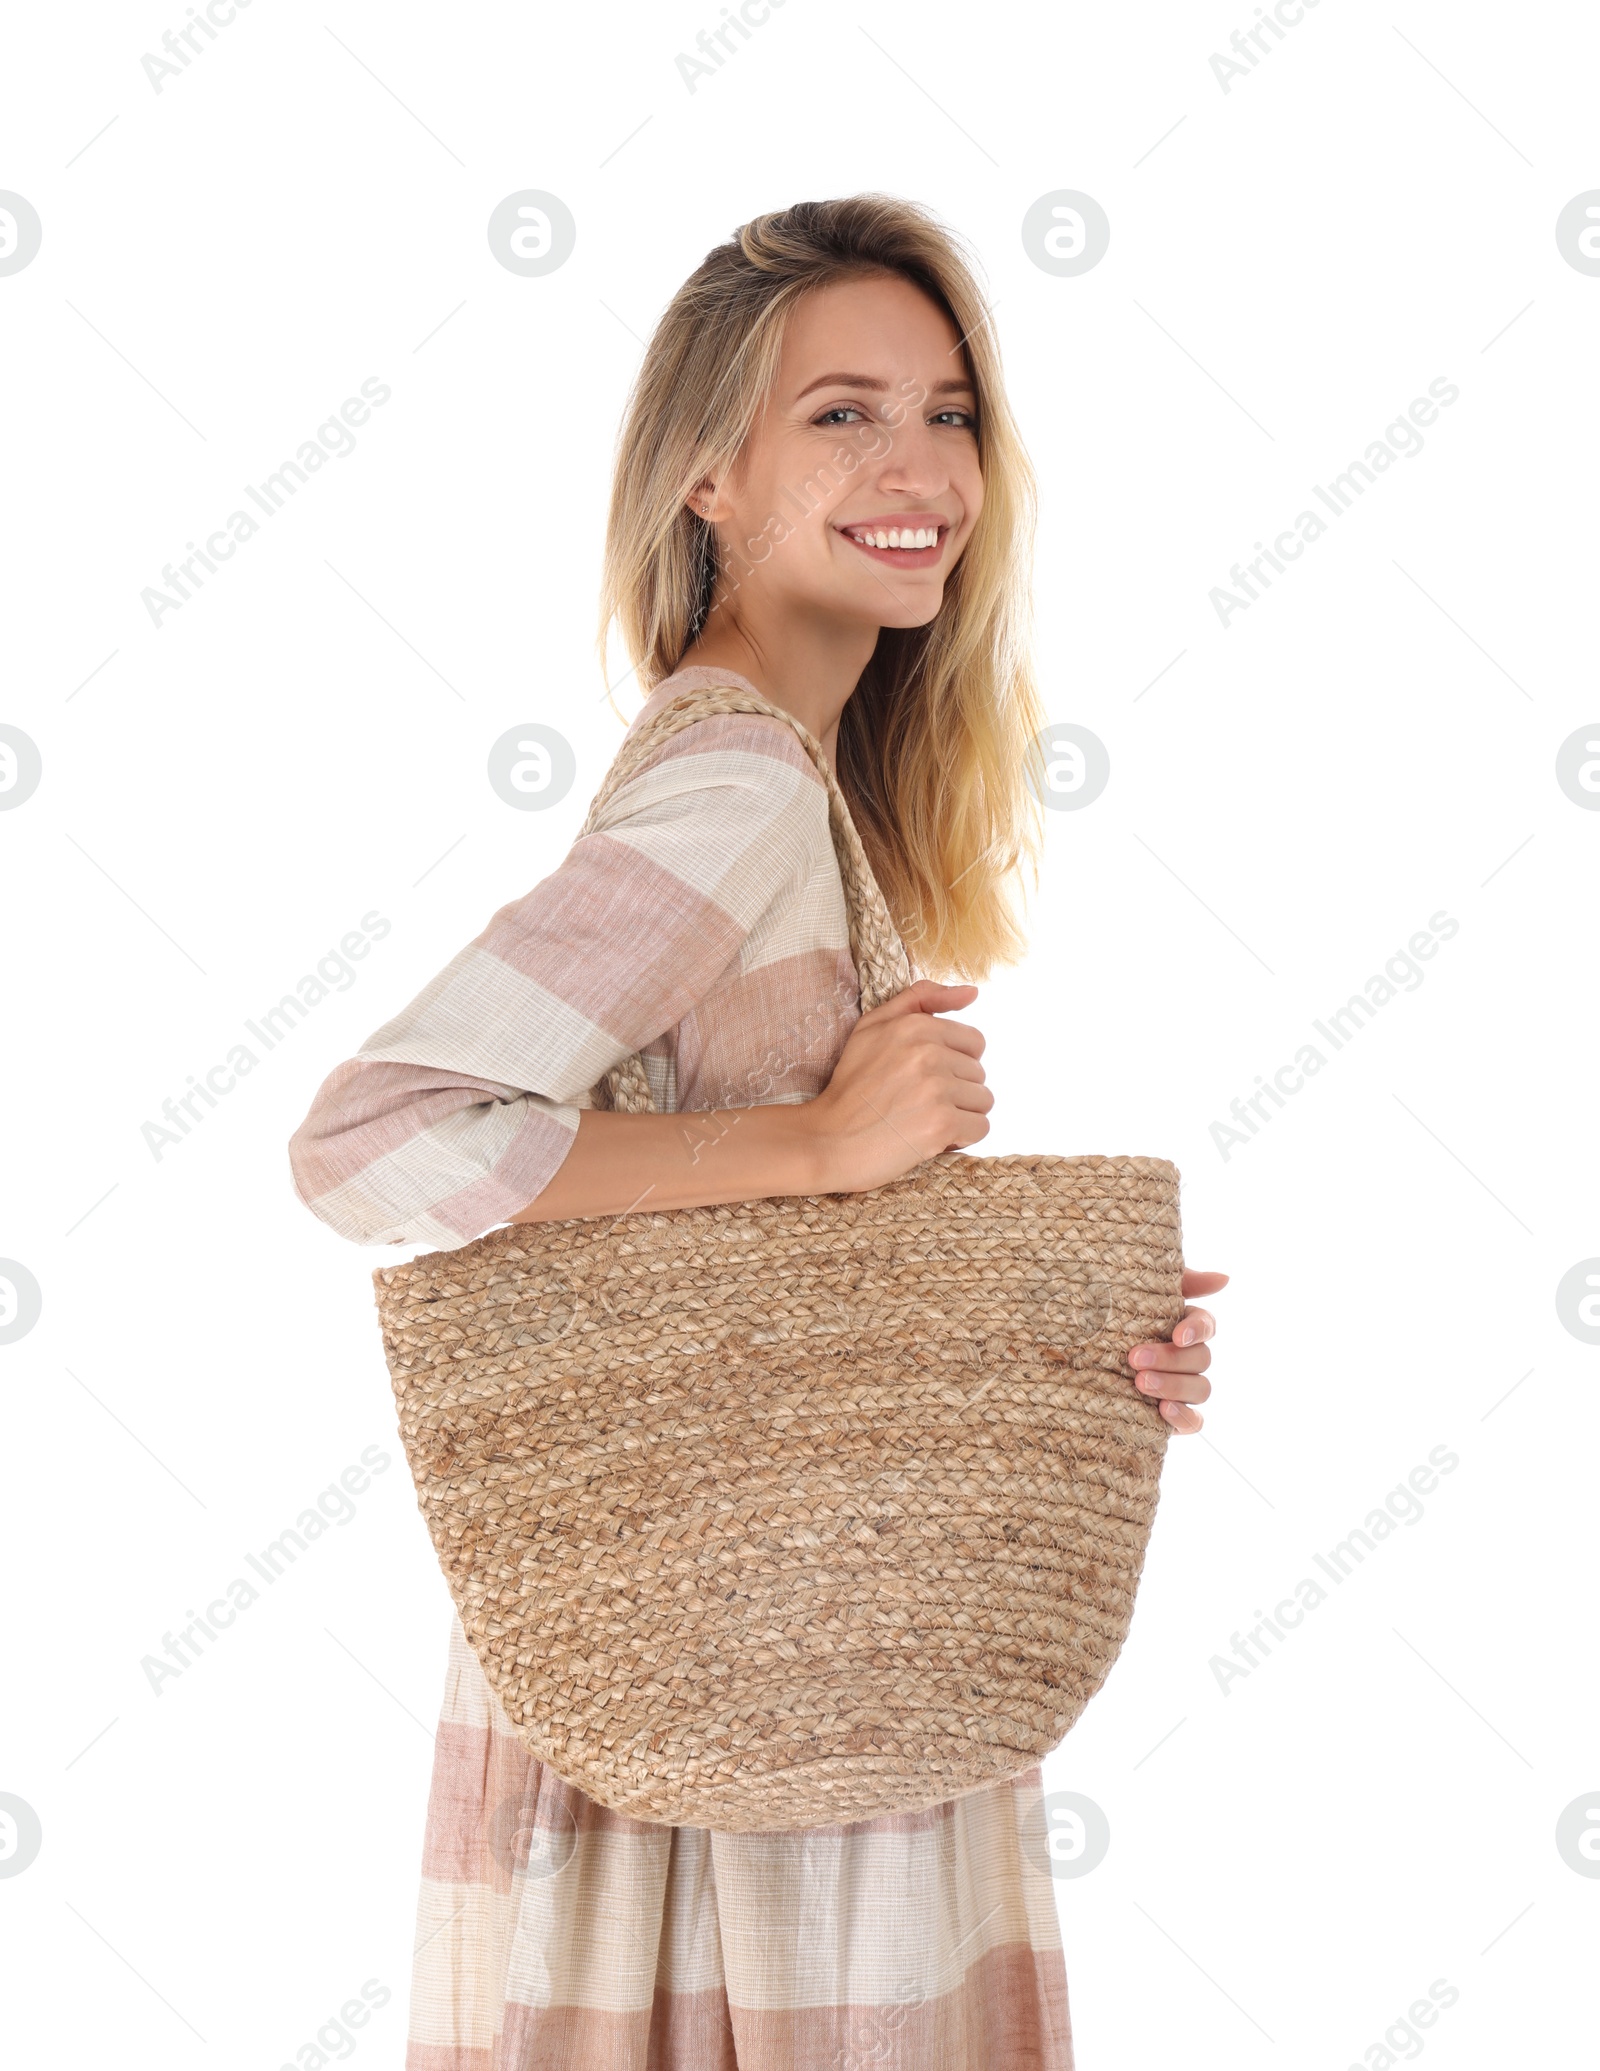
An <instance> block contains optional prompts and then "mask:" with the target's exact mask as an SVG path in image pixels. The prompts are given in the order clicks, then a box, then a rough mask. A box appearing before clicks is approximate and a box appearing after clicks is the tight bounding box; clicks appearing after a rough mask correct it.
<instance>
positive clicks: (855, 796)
mask: <svg viewBox="0 0 1600 2071" xmlns="http://www.w3.org/2000/svg"><path fill="white" fill-rule="evenodd" d="M863 274H867V275H870V274H898V275H900V276H901V277H902V278H904V279H906V280H908V281H910V282H911V283H912V284H913V285H914V286H916V287H918V288H920V289H922V291H923V292H924V293H925V294H927V295H928V296H929V297H930V298H931V299H932V300H933V301H934V302H935V303H937V304H938V305H939V306H940V307H941V308H942V309H943V310H944V311H945V313H946V314H947V315H948V316H949V318H950V320H951V322H952V323H953V324H954V325H955V328H956V331H957V334H958V336H959V338H960V339H961V341H962V343H963V345H964V347H965V353H966V362H967V370H968V372H969V374H970V376H971V379H972V382H973V385H974V387H975V389H976V392H977V411H976V414H977V438H978V454H979V463H980V466H981V469H982V474H983V485H984V494H983V506H982V509H981V510H980V512H979V514H978V518H977V521H976V523H975V524H974V526H973V530H972V536H971V538H970V539H969V540H968V542H967V546H966V550H965V552H964V553H963V554H962V557H961V559H960V560H959V561H958V562H957V564H956V567H955V570H954V573H953V574H952V575H951V577H950V580H949V581H948V582H947V583H946V584H945V590H944V598H943V602H942V603H941V605H940V607H939V610H938V612H937V613H936V615H935V616H934V617H933V619H931V620H930V621H929V623H928V624H927V625H925V626H916V627H910V628H898V627H885V628H884V630H883V631H882V632H881V633H880V635H879V637H878V644H877V648H876V650H875V652H874V654H873V656H872V659H871V661H870V662H869V663H868V664H867V667H866V669H865V671H864V672H863V674H862V676H861V680H860V682H859V683H858V684H857V686H856V688H855V690H854V691H853V692H852V694H851V696H850V698H849V700H848V702H847V703H846V705H845V707H844V711H843V712H842V714H841V715H840V719H839V730H838V735H837V742H836V749H835V763H836V766H837V769H838V774H839V783H840V787H841V789H842V790H843V792H844V795H845V798H846V800H847V802H848V804H849V806H850V812H851V817H852V818H853V819H854V821H855V823H856V827H857V829H858V831H859V832H860V835H861V839H862V843H863V845H864V846H865V848H866V851H867V855H868V859H869V860H870V862H871V864H872V867H873V873H874V875H875V876H876V878H877V880H878V883H879V884H880V886H881V887H882V889H883V893H884V897H885V899H886V900H887V901H888V905H889V910H890V912H891V913H892V914H893V915H894V916H895V919H896V922H897V923H898V925H899V927H900V931H901V934H902V935H903V937H904V938H905V942H906V946H907V949H908V950H909V951H910V954H911V956H912V957H913V959H914V960H915V962H916V964H917V966H918V968H919V970H921V971H922V972H924V973H925V974H926V975H928V976H930V977H958V978H962V979H971V978H981V977H985V976H987V975H988V973H989V971H990V970H991V968H992V967H993V966H994V965H995V964H997V963H999V964H1010V963H1015V962H1017V961H1018V959H1019V958H1020V957H1021V956H1022V954H1023V952H1024V950H1025V948H1026V942H1025V939H1024V936H1023V934H1022V930H1021V927H1020V925H1019V921H1018V917H1017V913H1016V911H1015V909H1014V907H1013V903H1012V898H1013V895H1014V894H1015V893H1016V891H1017V890H1018V889H1019V887H1020V880H1021V876H1022V873H1023V870H1024V869H1025V868H1026V869H1028V870H1029V871H1030V872H1031V873H1032V875H1033V877H1034V878H1035V880H1036V879H1037V870H1038V849H1039V842H1040V838H1041V831H1042V830H1041V817H1042V816H1041V814H1040V810H1039V785H1040V783H1041V780H1042V769H1043V757H1042V754H1041V751H1040V748H1039V744H1038V737H1039V735H1040V732H1041V730H1042V729H1043V727H1044V725H1045V715H1044V711H1043V708H1042V706H1041V704H1040V701H1039V693H1038V688H1037V685H1036V682H1035V679H1034V673H1033V661H1032V653H1031V595H1030V585H1031V575H1032V552H1033V529H1034V517H1035V509H1036V491H1035V484H1034V476H1033V470H1032V468H1031V466H1030V464H1029V462H1028V458H1027V455H1026V453H1025V451H1024V450H1023V446H1022V441H1021V439H1020V437H1019V435H1018V432H1017V428H1016V424H1015V421H1014V420H1013V418H1012V416H1011V412H1010V409H1009V407H1008V405H1007V402H1006V396H1005V388H1004V383H1003V380H1002V376H1001V369H1000V354H999V349H998V346H997V345H996V343H995V339H994V334H993V330H992V327H991V324H990V319H989V310H988V305H987V303H986V300H985V298H984V295H983V293H982V291H981V289H980V288H979V286H978V284H977V281H976V279H975V277H974V274H973V271H972V268H971V267H970V265H969V264H968V262H967V260H966V258H965V257H964V255H963V254H962V252H961V250H960V248H959V247H958V245H957V243H956V241H955V239H954V237H953V235H952V234H951V232H950V231H948V230H947V229H946V228H945V227H944V225H943V224H941V223H940V222H939V221H938V220H937V219H936V218H935V217H934V216H932V215H931V214H930V213H929V212H928V211H927V210H925V209H922V208H920V207H918V206H917V205H916V204H914V203H912V202H908V201H902V200H900V199H898V198H897V197H895V196H893V195H884V194H857V195H851V196H849V197H847V198H845V199H843V200H838V201H810V202H799V203H796V204H795V206H794V207H792V208H787V209H781V210H778V211H776V212H775V213H773V214H769V215H764V216H756V217H754V218H752V220H751V221H750V222H748V223H746V224H744V225H743V226H742V227H741V228H740V229H739V230H737V231H736V232H735V233H734V235H733V236H732V237H731V238H730V239H729V240H728V242H727V243H726V244H721V245H718V246H717V247H716V249H715V250H714V251H711V252H709V253H707V255H706V257H705V259H704V261H703V262H702V264H701V265H700V266H698V267H697V268H696V269H695V271H694V272H693V273H692V274H691V275H690V276H689V278H688V279H687V280H686V281H685V282H684V284H683V286H682V287H681V288H680V289H679V290H678V292H677V294H676V295H674V297H673V298H672V301H671V302H670V303H669V304H668V306H667V309H666V312H665V314H664V315H663V316H662V318H661V321H660V322H659V324H658V325H657V326H656V330H655V334H654V336H653V337H652V338H651V340H650V344H649V346H648V348H647V350H646V352H645V357H644V364H643V365H642V367H641V368H640V370H639V374H638V378H637V380H636V381H635V384H634V388H633V392H632V395H631V396H630V398H629V402H628V408H627V412H626V415H625V418H624V421H623V425H622V429H621V432H620V435H619V438H618V442H617V457H616V465H615V471H614V474H613V478H612V489H611V507H610V515H609V520H608V523H607V528H606V550H605V566H604V574H603V579H602V593H601V611H600V635H599V647H600V661H601V668H602V670H603V669H604V668H605V666H606V655H607V641H608V634H609V631H610V627H611V624H612V622H613V620H615V621H616V622H617V624H618V625H619V626H620V629H621V633H622V637H623V642H624V645H625V646H626V649H627V652H628V657H629V660H630V661H631V662H632V663H633V665H634V668H635V669H636V671H637V673H638V676H639V681H640V684H641V686H642V687H643V689H644V690H645V692H646V693H647V694H648V693H649V692H650V691H651V690H653V689H654V688H655V687H656V685H657V684H659V683H660V682H661V681H662V680H663V679H664V678H665V677H667V676H670V675H671V674H672V673H673V672H674V670H675V669H677V668H678V667H679V665H680V663H681V660H682V657H683V653H684V650H685V648H686V647H687V646H688V644H689V642H690V640H691V639H692V638H693V636H694V634H695V632H696V631H697V630H698V628H699V626H700V624H701V623H702V621H703V619H704V617H705V613H706V611H707V609H708V606H709V602H710V598H711V591H712V585H713V583H714V580H715V576H716V553H715V535H714V534H713V532H712V529H711V527H710V526H709V525H708V524H707V522H706V521H705V520H704V519H703V518H701V517H699V516H698V515H697V514H696V513H695V512H694V511H692V510H691V509H690V508H689V506H688V502H687V498H688V496H689V494H690V492H691V491H692V490H693V489H694V487H695V485H696V484H697V483H698V482H700V481H701V479H702V478H703V477H705V476H707V475H710V476H712V477H713V478H715V477H718V476H720V475H721V474H722V473H723V472H724V471H725V470H727V469H729V468H731V467H732V466H733V464H734V462H735V460H736V458H737V456H738V454H739V453H740V451H741V450H742V448H743V446H744V444H745V441H746V439H747V438H748V437H749V435H750V432H751V430H752V429H753V427H754V425H755V423H756V420H757V418H758V417H759V415H760V413H761V409H762V406H763V404H764V402H765V400H766V397H767V395H768V393H769V392H770V390H771V388H772V386H773V383H774V382H775V380H776V378H777V370H778V361H779V355H780V353H781V351H782V345H783V331H784V325H785V323H786V321H787V319H788V316H789V314H790V312H791V311H792V310H793V308H794V306H795V304H796V303H797V302H798V301H799V299H800V297H801V296H803V295H805V294H808V293H810V292H811V291H812V290H814V289H817V288H820V287H824V286H826V285H828V284H829V283H830V282H833V281H836V280H839V279H842V278H845V277H849V276H859V275H863ZM819 472H821V470H819Z"/></svg>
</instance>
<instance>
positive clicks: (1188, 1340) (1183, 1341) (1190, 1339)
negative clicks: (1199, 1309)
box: [1172, 1324, 1194, 1345]
mask: <svg viewBox="0 0 1600 2071" xmlns="http://www.w3.org/2000/svg"><path fill="white" fill-rule="evenodd" d="M1172 1342H1173V1343H1174V1344H1175V1345H1192V1344H1193V1343H1194V1327H1193V1325H1192V1324H1185V1325H1184V1327H1183V1329H1182V1330H1180V1331H1179V1332H1178V1334H1177V1336H1176V1337H1175V1338H1174V1339H1173V1340H1172Z"/></svg>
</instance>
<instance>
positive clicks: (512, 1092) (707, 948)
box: [289, 713, 830, 1249]
mask: <svg viewBox="0 0 1600 2071" xmlns="http://www.w3.org/2000/svg"><path fill="white" fill-rule="evenodd" d="M829 840H830V837H829V834H828V806H827V792H826V790H825V788H824V787H823V784H822V781H821V779H820V778H819V776H818V775H817V772H816V770H815V769H814V768H813V766H812V764H811V762H810V760H809V758H808V757H807V755H806V753H805V750H804V749H803V748H802V747H801V745H800V743H799V741H798V740H797V739H796V738H795V735H794V733H793V731H792V730H791V729H790V728H789V727H787V726H786V725H784V724H783V723H782V722H781V721H779V720H774V719H771V718H768V717H766V716H764V715H762V714H754V713H736V714H726V715H720V716H716V717H712V718H708V719H705V720H701V721H699V722H697V723H696V724H695V725H693V726H691V727H688V728H686V729H684V730H683V732H681V733H679V734H677V735H675V736H673V737H672V739H671V740H669V741H668V742H667V743H666V744H665V745H664V747H663V748H662V749H661V750H660V751H658V753H657V754H656V755H655V756H654V757H653V758H652V760H651V762H650V764H649V765H648V767H647V768H646V769H645V770H644V771H642V772H641V773H640V774H639V775H637V776H635V777H634V778H633V779H631V780H630V781H629V782H628V783H627V784H626V785H624V786H622V787H621V788H620V789H619V790H618V792H617V793H616V795H615V796H614V798H613V799H612V800H611V801H610V802H609V804H608V807H607V809H606V810H605V812H604V814H603V815H602V816H601V819H600V821H599V823H598V825H597V826H596V828H595V829H594V831H592V832H590V833H588V834H585V835H583V836H581V837H580V838H579V839H578V840H577V841H576V842H575V843H574V844H573V846H572V848H571V850H570V851H569V852H568V854H567V857H566V859H565V860H564V861H563V862H562V864H561V866H560V867H559V869H557V870H555V871H554V872H553V873H552V874H551V875H550V876H549V877H547V878H545V879H543V880H542V882H540V883H539V884H537V885H535V886H534V888H533V889H532V891H530V892H528V893H527V894H525V895H524V896H523V897H522V898H520V899H517V900H514V901H513V902H512V903H511V904H510V905H507V906H503V907H501V908H500V910H499V911H498V912H497V913H496V914H495V915H494V917H493V918H492V919H491V920H490V922H489V924H488V926H487V927H486V928H485V929H484V930H483V932H482V933H481V934H480V935H478V936H477V937H476V939H475V940H474V941H472V942H470V943H469V944H468V945H467V946H466V948H464V949H463V950H461V951H460V953H459V954H458V955H457V956H455V957H454V958H452V960H451V961H450V963H449V964H447V965H446V966H445V968H444V969H443V970H442V971H440V972H439V974H438V975H437V976H436V977H435V978H433V979H432V980H431V981H430V982H429V983H428V984H427V985H426V986H424V988H423V989H422V991H421V992H420V993H418V994H417V996H416V998H415V999H413V1000H412V1001H411V1003H410V1004H409V1005H408V1006H407V1007H405V1008H403V1009H402V1011H401V1012H400V1013H399V1014H397V1015H395V1017H394V1018H393V1019H392V1020H390V1021H388V1022H386V1023H385V1024H384V1026H383V1027H382V1028H380V1029H378V1030H376V1031H375V1033H374V1034H372V1035H371V1036H369V1037H368V1038H367V1040H366V1041H365V1042H364V1043H363V1044H362V1046H361V1048H360V1050H359V1051H358V1052H357V1053H356V1055H355V1056H354V1057H352V1058H349V1059H347V1060H346V1061H345V1062H344V1063H342V1064H340V1065H337V1066H336V1067H335V1068H334V1070H333V1071H331V1072H330V1073H329V1074H328V1076H327V1078H325V1079H324V1080H323V1082H322V1084H321V1086H320V1087H319V1088H318V1089H317V1092H316V1095H315V1098H314V1099H313V1101H312V1103H311V1108H310V1111H309V1113H308V1114H307V1115H306V1118H305V1120H304V1121H303V1122H302V1123H301V1124H300V1127H299V1128H298V1129H297V1130H296V1131H295V1133H294V1135H293V1136H292V1137H291V1138H290V1141H289V1165H290V1171H291V1175H292V1178H293V1183H294V1188H295V1192H296V1193H297V1194H298V1196H299V1198H300V1199H301V1201H303V1202H304V1203H305V1205H306V1207H308V1208H309V1209H310V1210H311V1212H312V1213H313V1214H314V1215H316V1216H318V1217H319V1218H320V1219H321V1220H322V1221H323V1222H325V1223H327V1224H328V1226H329V1227H330V1228H331V1229H333V1230H335V1231H337V1232H338V1234H339V1235H341V1236H343V1237H346V1238H348V1239H350V1241H351V1242H353V1243H356V1244H415V1243H424V1244H431V1245H434V1246H437V1247H439V1248H441V1249H454V1248H456V1247H458V1246H460V1245H462V1244H466V1243H469V1242H471V1240H472V1239H473V1238H474V1237H477V1236H481V1235H482V1234H483V1232H484V1231H485V1230H488V1229H492V1228H493V1227H494V1226H495V1225H496V1224H497V1223H502V1222H505V1221H507V1220H508V1219H509V1218H510V1217H511V1216H513V1215H515V1214H516V1213H517V1212H518V1211H519V1210H520V1209H522V1208H524V1207H526V1206H527V1204H528V1203H529V1202H530V1201H532V1200H533V1199H534V1198H535V1197H536V1196H537V1195H538V1194H539V1193H540V1192H541V1191H542V1189H543V1188H544V1187H546V1186H547V1185H548V1184H549V1182H550V1181H551V1179H552V1178H554V1176H555V1174H556V1172H557V1171H558V1170H559V1169H560V1166H561V1164H562V1162H563V1160H564V1159H565V1158H566V1155H567V1153H568V1151H569V1150H570V1149H571V1148H572V1144H573V1141H574V1139H575V1137H576V1134H577V1128H578V1117H579V1114H580V1113H581V1112H582V1110H583V1108H584V1107H585V1106H587V1105H588V1102H589V1094H590V1091H591V1089H592V1088H593V1087H594V1085H595V1084H596V1082H597V1081H598V1080H599V1079H600V1078H601V1077H602V1076H603V1074H604V1073H605V1072H607V1071H608V1070H609V1069H610V1068H611V1067H612V1066H613V1065H614V1064H617V1063H619V1062H620V1061H621V1060H622V1059H623V1058H624V1057H626V1056H628V1055H630V1054H631V1053H632V1052H633V1051H635V1050H643V1049H644V1048H645V1047H646V1045H648V1044H652V1043H655V1042H657V1040H658V1039H659V1038H661V1037H662V1036H664V1035H665V1034H666V1033H667V1032H668V1031H669V1030H671V1029H672V1028H674V1027H675V1026H676V1025H677V1023H678V1022H679V1021H681V1020H682V1019H683V1018H684V1016H685V1015H686V1014H688V1013H689V1012H690V1011H691V1010H692V1009H693V1008H694V1007H695V1006H696V1005H697V1004H698V1003H699V1002H700V1001H701V1000H703V999H704V998H705V997H706V996H707V994H709V993H710V992H711V990H712V989H713V987H714V986H715V985H716V984H717V982H718V980H719V978H720V977H721V976H722V975H723V973H724V972H726V970H727V969H728V967H729V965H730V964H732V963H735V962H736V961H737V959H738V958H739V956H740V953H741V950H742V948H743V946H744V944H745V942H746V940H747V939H748V937H749V936H750V934H751V931H752V930H753V929H754V928H755V927H756V926H757V924H758V922H759V921H760V920H761V918H762V916H763V915H764V914H765V913H766V912H767V911H768V910H769V908H770V907H771V906H772V905H773V903H774V902H775V901H776V900H779V899H781V898H782V897H784V896H785V894H786V892H788V891H790V890H791V889H792V888H793V887H794V886H795V885H796V884H797V883H798V882H800V881H801V880H802V879H803V878H804V877H805V876H806V875H807V873H808V872H809V871H810V870H811V869H812V867H813V864H814V861H815V857H816V854H817V849H818V844H819V843H822V844H828V842H829ZM646 1061H647V1066H648V1067H649V1068H650V1070H651V1074H652V1079H653V1081H655V1082H656V1083H657V1084H658V1097H659V1087H660V1084H661V1083H662V1079H661V1074H662V1073H663V1072H664V1069H665V1066H664V1062H663V1061H662V1060H661V1059H659V1058H647V1060H646Z"/></svg>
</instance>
